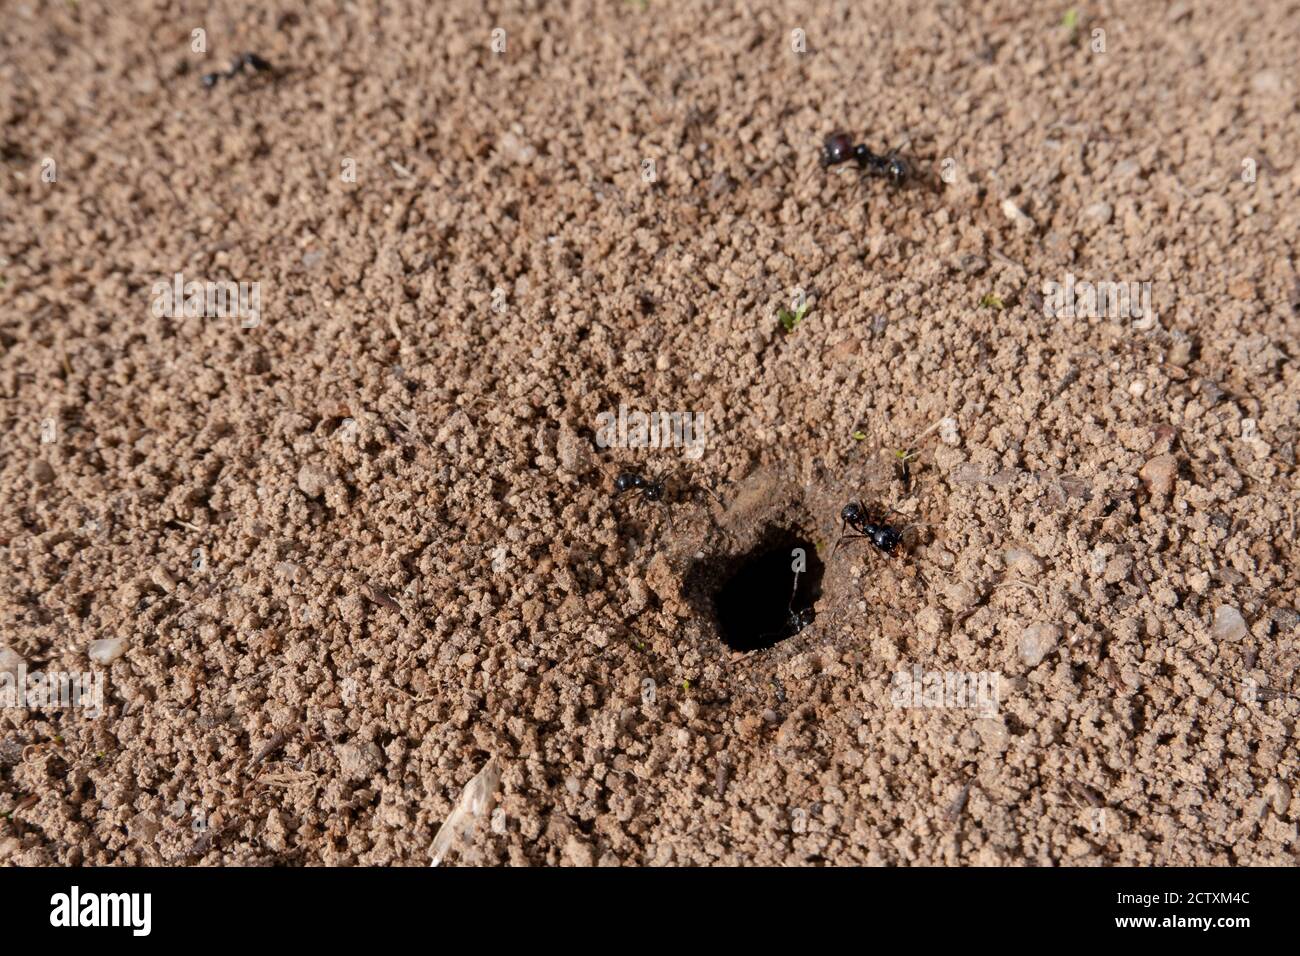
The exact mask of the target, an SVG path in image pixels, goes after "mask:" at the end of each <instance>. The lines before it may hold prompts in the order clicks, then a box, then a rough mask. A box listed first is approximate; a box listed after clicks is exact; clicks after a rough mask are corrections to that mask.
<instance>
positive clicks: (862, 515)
mask: <svg viewBox="0 0 1300 956" xmlns="http://www.w3.org/2000/svg"><path fill="white" fill-rule="evenodd" d="M840 518H841V519H842V520H843V522H844V524H843V526H842V527H841V528H840V540H839V541H836V542H835V547H834V548H832V549H831V557H832V558H833V557H835V551H836V550H837V549H838V548H839V546H840V541H843V540H844V539H845V538H846V537H847V538H866V539H867V540H868V541H870V542H871V543H872V544H873V545H874V546H875V547H876V549H877V550H879V551H882V552H883V553H885V554H887V555H890V556H891V557H892V556H893V554H894V552H895V550H897V548H898V546H899V544H901V543H902V541H903V532H902V531H900V530H899V529H897V528H895V527H894V526H893V525H890V524H887V523H886V522H885V521H884V520H881V521H879V522H876V521H873V520H871V517H870V515H869V514H868V512H867V510H866V509H865V508H863V507H862V505H860V504H858V502H856V501H850V502H849V503H848V504H846V505H845V506H844V509H843V510H842V511H840ZM849 528H852V529H853V530H854V531H856V532H857V534H848V529H849Z"/></svg>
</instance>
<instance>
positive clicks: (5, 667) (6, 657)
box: [0, 644, 23, 674]
mask: <svg viewBox="0 0 1300 956" xmlns="http://www.w3.org/2000/svg"><path fill="white" fill-rule="evenodd" d="M22 665H23V658H22V655H21V654H19V653H18V652H17V651H15V650H14V649H13V648H12V647H10V646H9V645H7V644H0V674H17V673H18V668H20V667H22Z"/></svg>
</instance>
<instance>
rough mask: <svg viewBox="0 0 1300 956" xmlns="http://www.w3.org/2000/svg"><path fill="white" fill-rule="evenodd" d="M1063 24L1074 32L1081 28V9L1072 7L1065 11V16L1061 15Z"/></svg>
mask: <svg viewBox="0 0 1300 956" xmlns="http://www.w3.org/2000/svg"><path fill="white" fill-rule="evenodd" d="M1061 26H1063V27H1065V29H1067V30H1069V31H1070V32H1071V33H1073V32H1074V31H1075V30H1077V29H1079V9H1078V7H1071V8H1070V9H1069V10H1066V11H1065V16H1063V17H1061Z"/></svg>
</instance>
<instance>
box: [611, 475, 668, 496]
mask: <svg viewBox="0 0 1300 956" xmlns="http://www.w3.org/2000/svg"><path fill="white" fill-rule="evenodd" d="M638 489H639V490H640V492H641V497H643V498H645V499H646V501H662V500H663V497H664V483H663V482H662V481H651V480H650V479H649V478H645V477H643V476H641V475H638V474H636V473H634V472H628V471H625V472H624V473H623V474H621V475H619V476H618V477H617V478H615V479H614V497H618V496H619V495H621V494H622V493H623V492H625V491H635V490H638Z"/></svg>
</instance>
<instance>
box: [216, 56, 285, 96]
mask: <svg viewBox="0 0 1300 956" xmlns="http://www.w3.org/2000/svg"><path fill="white" fill-rule="evenodd" d="M244 67H248V68H249V69H250V70H253V71H254V72H255V73H264V72H266V71H267V70H269V69H270V68H271V64H270V63H269V62H267V61H266V60H264V59H262V58H261V57H260V56H258V55H257V54H256V53H241V54H240V55H239V56H237V57H235V59H234V60H233V61H232V62H231V64H230V69H229V70H227V71H226V72H225V73H204V74H203V77H202V82H203V85H204V86H205V87H207V88H208V89H211V88H212V87H214V86H216V85H217V81H218V80H220V79H221V78H222V77H225V78H226V79H231V78H232V77H234V76H237V75H239V74H240V73H242V72H244Z"/></svg>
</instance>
